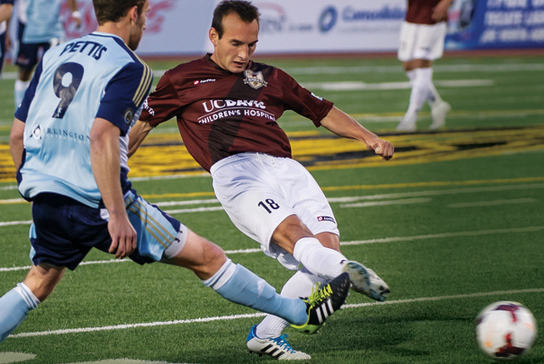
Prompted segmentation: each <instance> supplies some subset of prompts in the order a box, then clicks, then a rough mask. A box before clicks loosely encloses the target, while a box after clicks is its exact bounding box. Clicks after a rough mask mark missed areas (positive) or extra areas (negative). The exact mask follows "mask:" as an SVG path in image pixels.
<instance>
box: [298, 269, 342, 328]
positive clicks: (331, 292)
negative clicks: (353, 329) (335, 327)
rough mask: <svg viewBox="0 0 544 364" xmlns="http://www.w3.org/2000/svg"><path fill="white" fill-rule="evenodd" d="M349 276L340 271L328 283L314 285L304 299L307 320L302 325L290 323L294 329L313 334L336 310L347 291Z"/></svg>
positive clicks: (340, 305)
mask: <svg viewBox="0 0 544 364" xmlns="http://www.w3.org/2000/svg"><path fill="white" fill-rule="evenodd" d="M349 286H350V277H349V274H348V273H342V274H340V275H339V276H338V277H336V278H335V279H333V280H332V281H331V282H330V283H328V284H326V285H324V286H322V287H321V288H319V286H317V287H316V289H315V291H314V293H312V295H311V296H310V297H308V298H307V299H305V300H304V301H305V302H306V305H307V307H308V308H307V312H308V320H307V321H306V323H305V324H302V325H291V327H293V328H294V329H295V330H298V331H300V332H303V333H305V334H315V333H316V332H317V331H318V330H319V329H320V328H321V326H323V324H324V323H325V320H327V318H329V316H330V315H332V314H333V312H334V311H337V310H338V309H339V308H340V307H342V305H343V304H344V302H345V301H346V297H347V296H348V293H349Z"/></svg>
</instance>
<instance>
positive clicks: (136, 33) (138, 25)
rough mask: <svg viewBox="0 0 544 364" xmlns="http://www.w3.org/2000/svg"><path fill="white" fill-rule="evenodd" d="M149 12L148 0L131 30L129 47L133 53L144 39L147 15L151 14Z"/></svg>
mask: <svg viewBox="0 0 544 364" xmlns="http://www.w3.org/2000/svg"><path fill="white" fill-rule="evenodd" d="M149 10H150V8H149V0H146V2H145V4H144V8H143V9H142V13H141V14H140V16H139V17H138V18H137V19H136V22H135V23H134V24H133V25H132V27H131V29H130V38H129V40H128V47H129V48H130V49H132V50H133V51H134V50H136V48H138V44H140V40H141V39H142V36H143V34H144V30H145V24H146V22H147V14H148V13H149Z"/></svg>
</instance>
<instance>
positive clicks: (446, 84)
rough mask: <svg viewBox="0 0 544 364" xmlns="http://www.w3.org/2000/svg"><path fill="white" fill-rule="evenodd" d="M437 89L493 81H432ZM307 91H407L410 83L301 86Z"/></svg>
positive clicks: (346, 83)
mask: <svg viewBox="0 0 544 364" xmlns="http://www.w3.org/2000/svg"><path fill="white" fill-rule="evenodd" d="M434 84H435V85H436V86H438V87H485V86H493V85H494V84H495V81H493V80H453V81H434ZM303 86H304V87H306V88H307V89H319V90H327V91H363V90H408V89H410V88H411V87H412V86H411V85H410V82H378V83H366V82H362V81H338V82H312V83H305V84H303Z"/></svg>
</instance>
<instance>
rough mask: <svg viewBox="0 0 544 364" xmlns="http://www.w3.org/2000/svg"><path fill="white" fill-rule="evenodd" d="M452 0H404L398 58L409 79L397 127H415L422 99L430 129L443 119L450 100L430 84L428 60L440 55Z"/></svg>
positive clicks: (436, 126)
mask: <svg viewBox="0 0 544 364" xmlns="http://www.w3.org/2000/svg"><path fill="white" fill-rule="evenodd" d="M452 2H453V0H408V9H407V11H406V16H405V20H404V22H403V23H402V26H401V31H400V46H399V50H398V59H399V60H400V61H402V67H403V68H404V71H405V72H406V75H407V76H408V78H409V80H410V85H411V93H410V104H409V105H408V110H407V111H406V113H405V114H404V117H403V118H402V120H401V122H400V123H399V125H398V126H397V130H398V131H406V132H410V131H415V130H416V128H417V127H416V122H417V118H418V114H419V111H420V110H421V108H422V107H423V104H424V103H425V102H428V103H429V106H430V107H431V116H432V124H431V126H430V129H431V130H435V129H439V128H441V127H442V126H444V125H445V123H446V115H447V114H448V112H449V111H450V109H451V106H450V104H448V103H447V102H445V101H443V100H442V98H441V97H440V95H439V94H438V91H437V90H436V88H435V87H434V84H433V69H432V62H433V61H434V60H436V59H439V58H441V57H442V54H443V53H444V39H445V37H446V30H447V20H448V9H449V7H450V6H451V4H452Z"/></svg>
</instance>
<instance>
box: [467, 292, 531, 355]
mask: <svg viewBox="0 0 544 364" xmlns="http://www.w3.org/2000/svg"><path fill="white" fill-rule="evenodd" d="M535 337H536V321H535V318H534V317H533V314H532V313H531V311H529V310H528V309H527V308H526V307H525V306H523V305H522V304H521V303H518V302H511V301H499V302H495V303H492V304H490V305H489V306H487V307H485V308H484V309H483V310H482V311H481V312H480V314H479V315H478V317H477V318H476V340H477V341H478V345H479V346H480V348H481V349H482V350H483V352H484V353H486V354H487V355H489V356H490V357H492V358H494V359H498V360H512V359H516V358H519V357H521V356H522V355H524V354H525V353H527V352H528V351H529V349H530V348H531V346H532V345H533V342H534V340H535Z"/></svg>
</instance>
